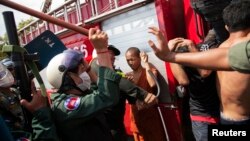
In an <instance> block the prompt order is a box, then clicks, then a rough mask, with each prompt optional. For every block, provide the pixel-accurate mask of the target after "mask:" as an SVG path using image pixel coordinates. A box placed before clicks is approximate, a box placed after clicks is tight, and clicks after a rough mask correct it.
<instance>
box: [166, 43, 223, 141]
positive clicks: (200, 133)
mask: <svg viewBox="0 0 250 141" xmlns="http://www.w3.org/2000/svg"><path fill="white" fill-rule="evenodd" d="M168 47H169V49H170V51H175V52H179V51H181V53H187V52H198V51H199V50H200V49H199V48H197V47H196V46H195V44H194V43H193V42H192V41H191V40H188V39H183V38H175V39H172V40H170V41H169V42H168ZM184 47H186V48H187V49H186V51H185V52H182V50H181V49H182V48H184ZM210 48H212V46H211V47H208V49H210ZM170 66H171V70H172V72H173V75H174V77H175V78H176V80H177V81H178V82H179V84H180V85H182V86H184V87H185V88H187V92H186V94H187V95H188V96H189V97H190V98H189V108H190V110H188V111H190V119H191V122H192V131H193V134H194V137H195V139H196V141H207V140H208V125H211V124H218V123H219V116H220V101H219V97H218V94H217V90H216V72H215V71H210V70H204V69H196V68H193V67H187V66H182V65H179V64H175V63H171V64H170ZM184 81H185V83H184Z"/></svg>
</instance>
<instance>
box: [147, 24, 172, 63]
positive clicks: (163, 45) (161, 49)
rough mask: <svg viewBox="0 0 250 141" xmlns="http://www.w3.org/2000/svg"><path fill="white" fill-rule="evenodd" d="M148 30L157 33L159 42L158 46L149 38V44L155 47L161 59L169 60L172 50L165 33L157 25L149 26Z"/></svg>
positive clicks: (156, 53) (154, 49)
mask: <svg viewBox="0 0 250 141" xmlns="http://www.w3.org/2000/svg"><path fill="white" fill-rule="evenodd" d="M148 32H149V33H151V34H153V35H155V36H156V39H157V42H158V46H156V45H155V43H154V42H153V41H152V40H149V41H148V44H149V46H150V47H151V48H152V49H153V51H154V52H155V55H156V56H157V57H158V58H159V59H161V60H163V61H167V60H168V58H169V57H170V56H169V54H170V50H169V48H168V46H167V41H166V38H165V37H164V35H163V33H162V32H161V31H160V30H159V29H158V28H157V27H149V30H148Z"/></svg>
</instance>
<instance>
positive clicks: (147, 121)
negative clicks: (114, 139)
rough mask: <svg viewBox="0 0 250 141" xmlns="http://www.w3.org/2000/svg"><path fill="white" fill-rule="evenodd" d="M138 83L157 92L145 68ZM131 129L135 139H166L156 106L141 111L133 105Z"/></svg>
mask: <svg viewBox="0 0 250 141" xmlns="http://www.w3.org/2000/svg"><path fill="white" fill-rule="evenodd" d="M136 85H137V86H139V87H141V88H143V89H145V90H146V91H148V92H151V93H154V92H155V91H154V90H153V89H152V88H151V87H150V85H149V83H148V81H147V78H146V70H145V69H143V71H142V73H141V76H140V79H139V80H138V82H137V84H136ZM131 131H132V132H133V135H134V139H135V141H166V136H165V134H164V129H163V125H162V123H161V119H160V116H159V113H158V110H157V107H156V106H152V107H150V108H147V109H144V110H140V111H139V110H138V109H137V107H136V105H131Z"/></svg>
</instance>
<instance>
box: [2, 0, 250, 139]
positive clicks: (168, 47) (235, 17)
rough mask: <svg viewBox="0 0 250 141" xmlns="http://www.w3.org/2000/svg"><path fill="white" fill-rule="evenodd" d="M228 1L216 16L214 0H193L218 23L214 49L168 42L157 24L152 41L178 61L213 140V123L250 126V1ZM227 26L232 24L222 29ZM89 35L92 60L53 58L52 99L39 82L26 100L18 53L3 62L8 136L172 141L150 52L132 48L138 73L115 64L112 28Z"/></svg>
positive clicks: (193, 113)
mask: <svg viewBox="0 0 250 141" xmlns="http://www.w3.org/2000/svg"><path fill="white" fill-rule="evenodd" d="M216 2H218V1H216ZM224 2H225V3H222V4H219V7H218V8H217V9H216V10H217V11H219V12H215V13H216V14H218V13H222V12H223V14H222V15H216V16H215V17H212V16H211V15H212V14H213V12H214V11H213V12H211V11H209V10H208V7H209V4H210V3H209V4H208V7H207V8H205V9H203V8H201V7H199V6H200V3H196V2H195V1H193V3H192V6H193V8H194V9H195V10H196V11H197V12H198V13H199V14H203V16H204V18H205V19H206V20H207V21H208V22H211V24H212V27H213V31H214V35H213V36H211V34H209V38H208V40H205V42H204V44H205V43H207V41H209V40H211V39H212V40H216V44H212V45H211V46H208V48H207V49H204V48H203V46H202V45H196V44H195V43H194V42H193V41H191V40H188V39H184V38H182V37H178V38H175V39H172V40H169V41H167V40H166V38H165V37H164V34H163V33H162V32H161V31H160V30H159V29H158V28H157V27H149V33H150V34H153V35H154V36H155V37H156V39H157V45H156V44H155V43H154V42H153V41H151V40H149V42H148V43H149V45H150V47H151V48H152V49H153V51H154V52H155V55H156V56H157V57H158V58H159V59H161V60H162V61H166V62H170V63H171V65H170V66H171V69H172V72H173V75H174V77H175V79H176V80H177V82H178V83H179V85H181V86H183V87H184V88H185V89H186V94H187V95H188V96H189V111H190V113H189V114H190V119H191V123H192V124H191V125H192V133H193V135H194V138H195V140H196V141H206V140H207V138H208V126H209V125H211V124H221V125H249V124H250V104H249V103H248V101H249V100H250V94H249V92H250V87H249V84H250V74H249V72H250V63H249V52H250V10H249V9H250V1H248V0H238V1H236V0H232V1H231V0H228V1H226V0H225V1H224ZM210 12H211V13H210ZM218 19H219V20H218ZM216 21H218V22H216ZM221 24H222V25H224V24H225V29H226V30H225V29H224V26H223V29H221V28H219V27H222V26H221ZM227 33H228V34H227ZM228 35H229V36H228ZM211 37H212V38H211ZM89 40H90V41H91V43H92V45H93V47H94V49H95V52H96V56H93V57H94V58H93V59H92V61H91V62H90V63H88V62H87V61H86V60H85V59H84V58H83V56H84V54H82V52H80V51H77V50H73V49H67V50H65V51H63V52H62V53H60V54H58V55H56V56H54V57H53V58H52V59H51V60H50V62H49V64H48V66H47V73H46V76H47V80H48V81H49V83H50V84H51V85H52V86H53V88H54V89H55V92H54V93H52V94H51V95H50V96H49V97H48V99H49V103H50V104H48V99H47V98H46V97H44V96H42V95H41V92H40V91H39V90H36V89H35V86H34V83H31V84H32V86H31V90H32V100H31V101H27V100H25V99H21V100H20V96H19V93H18V90H16V88H15V87H14V83H15V79H14V76H15V72H14V70H13V65H14V64H13V62H12V61H11V60H10V59H7V60H2V61H1V63H0V136H1V139H3V140H4V141H5V140H6V141H12V140H22V139H27V140H51V141H57V140H61V141H64V140H65V141H68V140H72V141H78V140H87V141H129V140H130V141H132V140H134V141H167V138H166V133H165V132H164V129H163V126H162V123H161V119H160V115H159V113H158V111H157V108H156V106H157V102H158V99H157V97H156V96H155V94H156V82H155V80H154V78H153V76H152V75H151V74H149V73H150V72H151V73H152V74H153V75H154V76H156V77H157V75H158V70H157V68H156V67H155V66H154V65H153V64H152V63H150V62H149V61H148V60H149V59H148V58H149V56H148V55H147V53H145V52H143V51H140V50H139V48H137V47H128V49H127V51H126V53H125V54H124V56H125V57H126V61H127V64H128V66H129V67H130V68H131V69H132V71H131V72H123V71H122V70H120V69H117V68H116V66H115V65H114V62H115V56H118V55H120V54H121V52H120V51H119V49H117V48H116V47H115V46H114V45H110V44H108V35H107V34H106V33H105V32H104V31H101V30H99V29H96V28H91V29H89ZM201 44H202V43H201ZM142 64H143V65H142ZM126 101H128V102H129V104H130V105H131V107H130V108H131V117H130V118H131V131H132V132H133V137H129V136H128V135H127V133H126V130H125V125H124V115H125V104H126ZM23 108H26V109H27V110H28V111H29V112H31V113H32V114H33V118H32V131H27V130H26V129H25V127H24V122H25V114H24V113H23V110H24V109H23Z"/></svg>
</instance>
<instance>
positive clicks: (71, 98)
mask: <svg viewBox="0 0 250 141" xmlns="http://www.w3.org/2000/svg"><path fill="white" fill-rule="evenodd" d="M99 72H100V73H99V79H98V84H97V85H98V91H97V90H94V91H93V92H92V93H90V94H87V95H85V94H84V95H82V96H79V95H78V96H77V95H73V94H64V93H61V94H60V93H55V94H52V95H51V100H52V111H53V116H54V118H55V122H56V127H57V130H58V135H59V137H60V138H61V139H62V140H65V141H83V140H84V141H111V140H112V136H111V133H110V130H109V128H108V126H107V124H106V121H105V117H104V115H103V111H104V110H105V109H106V108H108V107H110V106H112V105H114V104H116V103H117V102H118V98H119V87H118V84H119V81H120V78H121V77H120V76H119V75H118V74H116V73H115V72H114V71H112V70H110V69H107V68H105V67H100V68H99Z"/></svg>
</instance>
